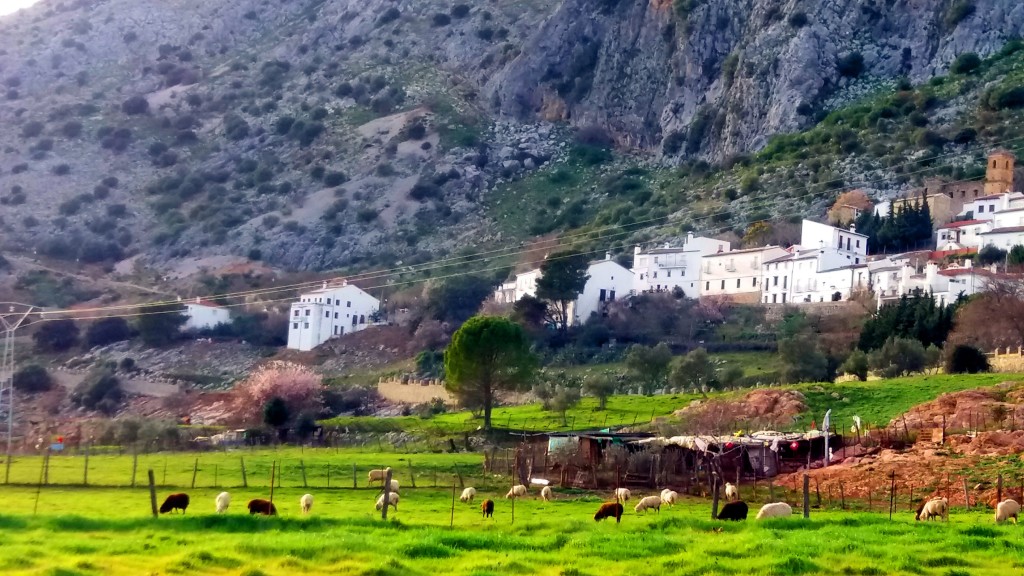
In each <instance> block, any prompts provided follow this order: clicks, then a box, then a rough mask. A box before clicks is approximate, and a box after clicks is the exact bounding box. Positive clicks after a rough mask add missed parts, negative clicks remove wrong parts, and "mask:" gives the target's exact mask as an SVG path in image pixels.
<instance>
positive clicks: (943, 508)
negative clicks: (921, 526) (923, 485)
mask: <svg viewBox="0 0 1024 576" xmlns="http://www.w3.org/2000/svg"><path fill="white" fill-rule="evenodd" d="M932 518H941V519H943V520H947V521H948V520H949V500H947V499H945V498H932V499H931V500H929V501H927V502H925V503H924V504H922V505H921V507H920V508H919V509H918V512H917V519H918V520H931V519H932Z"/></svg>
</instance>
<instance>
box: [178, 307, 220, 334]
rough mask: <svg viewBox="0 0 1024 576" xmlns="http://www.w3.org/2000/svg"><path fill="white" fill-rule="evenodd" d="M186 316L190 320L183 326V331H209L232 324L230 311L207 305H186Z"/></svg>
mask: <svg viewBox="0 0 1024 576" xmlns="http://www.w3.org/2000/svg"><path fill="white" fill-rule="evenodd" d="M185 316H186V317H188V320H187V321H186V322H185V324H184V326H182V329H183V330H207V329H209V328H213V327H214V326H216V325H218V324H229V323H230V322H231V311H230V310H229V309H227V308H222V307H219V306H208V305H206V304H185Z"/></svg>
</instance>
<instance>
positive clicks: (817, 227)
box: [800, 220, 868, 264]
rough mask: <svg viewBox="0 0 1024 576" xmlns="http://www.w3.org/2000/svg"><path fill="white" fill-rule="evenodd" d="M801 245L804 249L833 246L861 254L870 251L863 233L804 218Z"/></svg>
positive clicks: (835, 248) (863, 254)
mask: <svg viewBox="0 0 1024 576" xmlns="http://www.w3.org/2000/svg"><path fill="white" fill-rule="evenodd" d="M800 246H801V247H803V248H804V249H817V248H832V249H834V250H837V251H840V252H848V253H850V254H855V255H859V256H866V255H867V253H868V239H867V237H866V236H864V235H863V234H857V233H856V232H850V231H849V230H844V229H842V228H836V227H834V226H829V225H828V224H822V223H820V222H814V221H811V220H804V221H803V223H802V225H801V227H800ZM851 264H852V262H851Z"/></svg>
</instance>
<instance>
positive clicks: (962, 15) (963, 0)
mask: <svg viewBox="0 0 1024 576" xmlns="http://www.w3.org/2000/svg"><path fill="white" fill-rule="evenodd" d="M975 10H976V8H975V6H974V2H973V0H957V1H956V2H954V3H953V4H952V5H951V6H950V7H949V10H947V11H946V15H945V17H944V18H943V19H942V21H943V23H944V24H945V25H946V28H947V29H948V30H952V29H953V28H956V27H957V25H958V24H960V23H961V22H963V21H964V20H965V19H967V18H968V17H970V16H971V15H972V14H974V11H975Z"/></svg>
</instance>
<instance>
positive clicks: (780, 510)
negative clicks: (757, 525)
mask: <svg viewBox="0 0 1024 576" xmlns="http://www.w3.org/2000/svg"><path fill="white" fill-rule="evenodd" d="M792 514H793V508H791V507H790V506H789V504H786V503H785V502H772V503H771V504H765V505H764V506H761V509H760V510H758V511H757V518H755V519H756V520H764V519H766V518H782V517H785V516H790V515H792Z"/></svg>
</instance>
